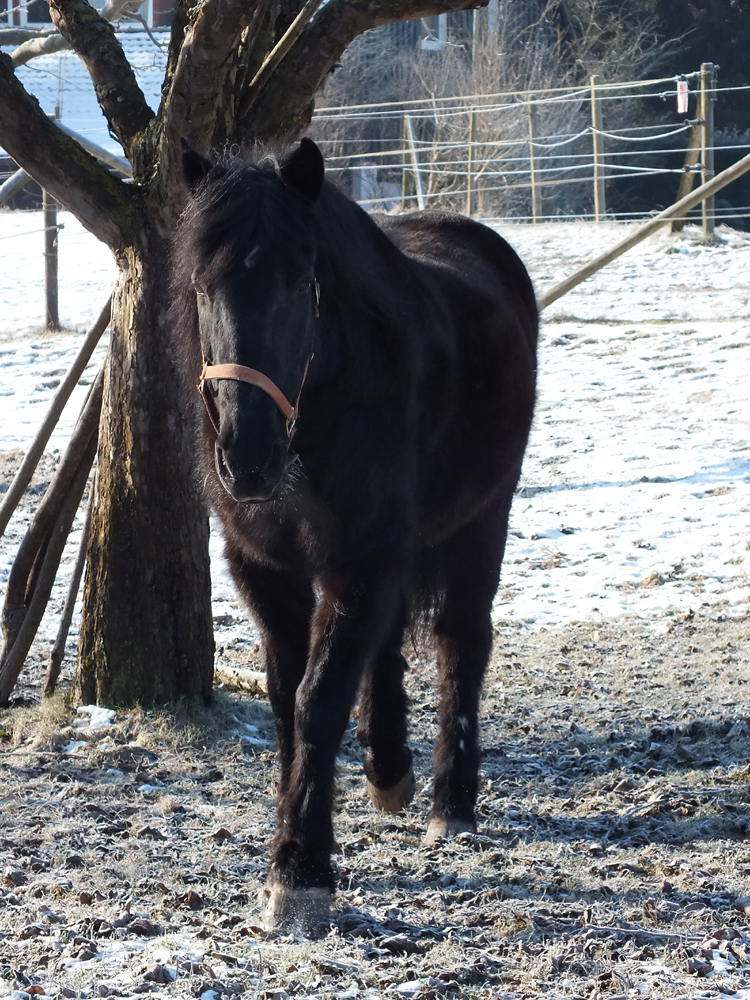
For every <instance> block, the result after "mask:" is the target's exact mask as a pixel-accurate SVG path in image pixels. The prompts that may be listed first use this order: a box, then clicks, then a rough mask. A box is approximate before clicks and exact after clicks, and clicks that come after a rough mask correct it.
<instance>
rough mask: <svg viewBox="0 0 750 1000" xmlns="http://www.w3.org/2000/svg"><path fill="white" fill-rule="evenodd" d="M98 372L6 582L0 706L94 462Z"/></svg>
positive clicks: (37, 619) (49, 586)
mask: <svg viewBox="0 0 750 1000" xmlns="http://www.w3.org/2000/svg"><path fill="white" fill-rule="evenodd" d="M103 386H104V369H101V370H100V372H99V374H98V375H97V377H96V379H95V381H94V383H93V385H92V387H91V390H90V392H89V396H88V399H87V400H86V403H85V405H84V408H83V410H82V412H81V416H80V417H79V420H78V423H77V424H76V428H75V430H74V431H73V436H72V437H71V439H70V444H69V445H68V450H67V451H66V453H65V457H64V458H63V460H62V462H61V464H60V468H59V469H58V470H57V474H56V475H55V478H54V480H53V482H52V483H51V484H50V487H49V489H48V490H47V493H46V494H45V496H44V500H43V501H42V503H41V504H40V505H39V508H38V509H37V512H36V514H35V515H34V518H33V520H32V522H31V524H30V526H29V530H28V531H27V532H26V536H25V537H24V540H23V541H22V542H21V545H20V547H19V550H18V553H17V555H16V558H15V561H14V563H13V567H12V569H11V571H10V576H9V577H8V586H7V589H6V593H5V605H4V607H3V611H2V629H3V633H4V636H5V645H4V647H3V651H2V654H0V704H4V703H5V702H6V701H7V700H8V698H9V697H10V694H11V691H12V690H13V688H14V687H15V684H16V681H17V680H18V676H19V674H20V673H21V670H22V669H23V665H24V662H25V660H26V656H27V654H28V652H29V650H30V649H31V644H32V642H33V641H34V638H35V636H36V633H37V630H38V628H39V623H40V622H41V620H42V615H43V614H44V611H45V609H46V607H47V604H48V602H49V598H50V594H51V593H52V585H53V584H54V582H55V576H56V574H57V570H58V567H59V565H60V558H61V556H62V552H63V549H64V548H65V543H66V541H67V540H68V535H69V534H70V529H71V527H72V526H73V520H74V518H75V515H76V511H77V510H78V505H79V504H80V502H81V497H82V496H83V492H84V490H85V489H86V481H87V479H88V476H89V472H90V471H91V466H92V465H93V462H94V458H95V457H96V450H97V442H98V433H97V432H98V428H99V415H100V411H101V404H102V389H103Z"/></svg>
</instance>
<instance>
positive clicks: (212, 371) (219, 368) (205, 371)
mask: <svg viewBox="0 0 750 1000" xmlns="http://www.w3.org/2000/svg"><path fill="white" fill-rule="evenodd" d="M313 291H314V293H315V315H316V316H319V315H320V309H319V307H320V285H319V284H318V282H317V281H315V282H314V284H313ZM198 294H199V295H202V294H203V292H200V291H199V292H198ZM202 357H203V367H202V368H201V373H200V376H199V378H198V383H197V385H196V389H197V390H198V392H199V393H200V394H201V396H202V397H203V402H204V404H205V407H206V412H207V413H208V419H209V420H210V421H211V424H212V425H213V429H214V430H215V431H216V433H217V434H218V433H219V414H218V412H217V410H216V406H215V404H214V401H213V400H212V399H211V398H210V397H209V396H207V395H206V381H207V380H208V379H211V378H216V379H232V380H233V381H235V382H248V383H249V384H250V385H256V386H257V387H258V388H259V389H262V390H263V392H265V393H266V394H267V395H269V396H270V397H271V399H272V400H273V401H274V403H276V405H277V406H278V408H279V409H280V410H281V412H282V414H283V415H284V417H285V418H286V433H287V437H288V438H289V439H290V440H291V437H292V434H294V425H295V424H296V423H297V415H298V413H299V398H300V396H301V395H302V386H303V385H304V384H305V379H306V378H307V369H308V368H309V367H310V362H311V361H312V359H313V354H312V352H310V357H309V358H308V359H307V361H306V362H305V370H304V372H303V373H302V382H301V383H300V387H299V392H298V393H297V399H296V400H295V402H294V406H292V404H291V403H290V402H289V400H288V399H287V398H286V396H285V395H284V393H283V392H282V391H281V389H279V387H278V386H277V385H276V383H275V382H273V381H272V380H271V379H270V378H269V377H268V376H267V375H264V374H263V372H259V371H258V370H257V369H256V368H248V367H247V366H246V365H233V364H228V365H212V364H209V363H208V361H207V360H206V356H205V354H202Z"/></svg>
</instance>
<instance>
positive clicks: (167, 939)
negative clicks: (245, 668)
mask: <svg viewBox="0 0 750 1000" xmlns="http://www.w3.org/2000/svg"><path fill="white" fill-rule="evenodd" d="M223 627H225V626H221V625H220V626H219V642H220V643H221V630H222V628H223ZM226 627H228V625H227V626H226ZM749 631H750V622H749V621H748V620H747V619H742V620H722V616H721V615H719V614H718V613H717V612H716V611H711V612H707V613H706V615H705V616H703V615H702V614H700V613H697V614H696V615H694V616H693V617H687V618H685V619H684V620H681V621H673V622H672V623H671V624H669V625H666V624H665V625H664V627H655V626H654V625H653V624H648V623H642V622H637V621H634V620H623V621H612V622H609V623H607V624H606V625H601V626H597V627H594V626H591V625H579V626H571V627H568V628H565V629H556V630H549V631H546V632H545V631H543V632H539V633H533V632H531V631H529V630H522V629H507V630H504V631H503V634H501V635H499V636H498V640H497V645H496V654H495V658H494V662H493V665H492V669H491V672H490V675H489V677H488V683H487V685H486V692H485V699H484V705H483V717H484V722H483V725H482V740H483V745H484V748H485V752H484V759H483V764H482V788H483V791H482V794H481V795H480V799H479V810H478V811H479V820H480V831H479V834H478V835H477V836H463V837H461V838H459V840H458V841H455V842H452V843H446V844H444V845H441V846H439V847H438V848H436V849H431V850H426V849H425V848H424V847H423V846H422V844H421V836H422V834H423V832H424V829H425V820H426V812H427V808H428V790H429V782H430V745H431V742H432V739H433V738H434V735H435V724H434V713H433V708H432V706H433V699H432V690H433V680H434V676H433V674H434V666H433V664H432V662H431V660H430V659H429V657H428V656H424V657H422V656H416V655H413V656H412V659H413V666H414V669H413V671H412V673H411V675H410V693H411V697H412V700H413V715H412V724H413V725H412V729H413V732H412V745H413V748H414V750H415V762H416V767H417V771H418V777H419V792H418V794H417V796H416V798H415V801H414V803H413V805H412V807H411V808H410V809H409V811H408V812H406V813H405V814H403V815H400V816H395V817H394V816H384V815H380V814H377V813H375V812H374V810H373V809H372V808H371V807H370V805H369V803H368V801H367V798H366V791H365V783H364V779H363V777H362V773H361V764H360V760H361V758H360V753H359V748H358V744H357V741H356V738H355V736H354V730H355V723H354V722H353V723H352V725H351V727H350V731H349V733H348V735H347V737H346V739H345V742H344V746H343V748H342V753H341V757H340V767H339V787H340V793H341V794H340V802H339V811H338V816H337V819H336V829H337V837H338V840H339V843H340V845H341V849H342V853H341V856H340V857H339V859H338V866H339V884H340V891H339V893H338V896H337V904H338V911H337V913H336V919H335V921H334V923H333V925H332V927H331V928H330V930H328V931H327V932H326V933H325V934H324V936H323V937H322V938H321V939H320V940H317V941H313V942H308V941H301V940H297V941H295V940H294V939H293V938H291V937H279V936H277V935H268V934H265V933H263V932H262V931H261V930H260V929H259V927H258V920H259V907H258V897H259V892H260V889H261V886H262V881H263V876H264V870H265V862H266V857H267V846H268V841H269V838H270V836H271V833H272V829H273V801H274V799H273V796H274V790H273V786H274V780H275V758H274V752H273V729H272V721H271V713H270V708H269V706H268V702H267V700H266V698H265V696H264V695H263V694H262V693H259V694H257V695H249V694H247V693H242V692H239V691H232V690H229V689H226V688H225V689H223V690H220V691H219V693H218V698H217V704H216V706H215V709H214V711H213V712H211V713H205V714H203V715H202V716H201V717H193V718H189V717H187V716H180V715H178V714H172V715H167V714H165V715H155V714H142V713H128V714H123V715H119V716H117V717H116V718H115V720H114V722H113V724H112V725H109V726H104V727H102V728H92V727H91V726H88V725H85V724H84V725H76V724H74V725H71V721H73V720H72V717H71V713H70V712H69V711H68V710H67V709H66V708H65V706H64V704H63V701H62V699H60V700H59V701H56V702H55V703H53V704H52V705H46V706H42V707H41V708H40V707H38V706H37V707H29V708H17V709H15V710H12V711H6V712H5V713H3V714H2V715H0V728H1V730H2V733H3V737H2V743H1V744H0V746H1V747H2V750H1V751H0V768H1V770H0V780H1V782H2V784H1V785H0V800H1V801H2V812H1V813H0V824H1V825H2V828H1V829H0V844H1V845H2V850H3V857H4V863H3V872H2V886H1V887H0V994H2V992H3V990H5V991H6V992H8V993H13V992H14V991H15V995H16V996H17V997H19V998H20V1000H25V998H24V997H23V994H28V995H33V994H37V995H42V991H44V993H46V994H53V993H58V994H60V993H62V995H64V996H75V995H78V996H81V997H96V996H131V995H134V994H136V993H144V992H149V993H157V994H162V993H163V994H165V995H168V996H188V995H192V996H203V997H204V1000H218V998H219V997H221V996H222V995H227V996H232V995H234V994H244V995H247V996H249V997H274V998H279V1000H281V998H284V997H285V996H287V995H289V996H294V997H321V998H323V997H329V996H330V997H334V996H335V997H339V998H344V997H345V998H355V997H357V996H365V997H375V996H381V995H385V996H396V997H420V998H421V997H433V996H438V995H442V994H447V995H448V996H467V997H474V996H476V997H493V996H499V997H527V996H535V995H539V994H541V993H545V994H547V995H549V996H558V995H563V994H564V995H566V996H573V997H587V998H593V997H610V998H614V997H625V996H629V997H635V996H638V997H640V996H651V997H655V998H656V997H677V996H680V997H684V996H701V997H706V996H719V995H722V994H735V995H738V996H740V997H742V996H744V997H747V996H750V963H748V960H747V955H746V949H747V948H748V947H750V929H749V928H748V918H747V916H746V913H745V911H744V909H743V905H744V904H743V903H742V897H743V896H748V895H750V879H749V878H748V876H749V875H750V845H748V844H747V843H746V840H747V837H748V830H750V812H749V805H748V802H749V799H750V769H748V767H747V762H748V757H749V756H750V707H749V706H748V694H750V688H748V686H747V685H748V683H750V671H748V662H747V661H748V645H747V637H748V632H749ZM256 656H257V652H255V651H253V650H252V649H251V648H249V649H248V650H246V651H242V650H238V649H237V648H236V644H235V645H234V646H232V647H231V649H228V650H225V652H224V653H223V654H222V657H221V659H222V661H223V663H224V665H225V666H226V665H228V664H229V662H230V661H234V662H236V661H237V659H238V658H240V657H242V658H243V659H245V660H247V659H249V660H251V661H252V660H253V659H254V658H255V657H256ZM40 680H41V677H40V676H36V675H35V674H34V673H33V671H32V672H29V673H27V675H26V679H25V681H24V685H23V687H22V689H21V690H20V691H19V694H20V695H22V696H24V697H26V698H29V699H30V700H32V699H33V698H34V697H35V696H36V694H37V693H38V683H39V681H40ZM87 721H91V720H90V718H89V717H88V716H82V717H80V718H79V720H78V722H84V723H86V722H87ZM94 721H95V720H94ZM75 744H79V745H77V746H76V745H75ZM747 905H748V908H749V910H750V900H747ZM744 990H748V992H747V993H743V991H744ZM738 991H739V992H738Z"/></svg>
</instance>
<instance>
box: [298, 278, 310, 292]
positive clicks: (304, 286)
mask: <svg viewBox="0 0 750 1000" xmlns="http://www.w3.org/2000/svg"><path fill="white" fill-rule="evenodd" d="M311 288H312V281H310V280H309V279H306V280H305V281H301V282H300V286H299V291H300V294H301V295H304V294H305V292H309V291H310V289H311Z"/></svg>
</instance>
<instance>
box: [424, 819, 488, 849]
mask: <svg viewBox="0 0 750 1000" xmlns="http://www.w3.org/2000/svg"><path fill="white" fill-rule="evenodd" d="M476 832H477V828H476V826H475V824H474V823H467V822H466V820H465V819H440V818H439V817H437V816H433V818H432V819H431V820H430V822H429V823H428V824H427V833H426V834H425V836H424V842H425V844H426V845H427V846H428V847H431V846H432V845H433V844H436V843H437V842H438V840H447V839H449V838H450V837H457V836H458V835H459V833H476Z"/></svg>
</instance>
